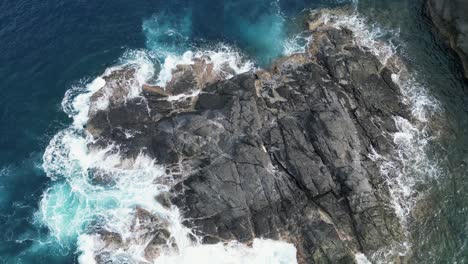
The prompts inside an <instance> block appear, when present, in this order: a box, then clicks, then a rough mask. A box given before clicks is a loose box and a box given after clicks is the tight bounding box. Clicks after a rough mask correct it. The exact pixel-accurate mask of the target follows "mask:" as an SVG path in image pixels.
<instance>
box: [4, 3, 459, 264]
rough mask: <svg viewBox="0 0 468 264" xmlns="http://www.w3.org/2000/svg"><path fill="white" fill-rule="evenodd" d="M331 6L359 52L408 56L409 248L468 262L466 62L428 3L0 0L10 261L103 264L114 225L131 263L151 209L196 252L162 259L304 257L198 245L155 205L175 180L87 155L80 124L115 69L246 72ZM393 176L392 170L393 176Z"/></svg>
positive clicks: (402, 194) (286, 251)
mask: <svg viewBox="0 0 468 264" xmlns="http://www.w3.org/2000/svg"><path fill="white" fill-rule="evenodd" d="M335 6H349V9H350V10H351V11H350V12H352V16H343V17H342V20H341V21H342V22H341V23H343V24H345V25H348V26H352V27H353V29H358V30H359V32H361V33H362V35H361V37H362V38H361V40H362V41H363V43H362V44H363V45H368V46H370V47H377V49H376V50H375V51H376V53H378V54H379V56H381V58H382V59H383V60H384V59H385V58H386V57H385V56H386V55H388V54H393V53H397V54H399V55H400V56H402V57H403V58H404V59H405V60H406V61H407V64H408V67H409V73H408V74H406V75H404V76H403V75H402V76H397V77H396V78H397V81H399V82H400V84H401V87H402V89H405V91H406V93H407V95H408V98H409V100H410V101H411V104H412V105H413V110H414V116H415V119H417V120H419V121H420V122H421V124H422V125H421V126H414V124H411V123H408V122H407V121H405V120H396V122H397V123H398V124H399V126H400V131H401V132H400V133H398V134H397V135H395V142H396V143H397V144H398V146H399V150H400V155H401V157H400V158H401V159H404V160H405V161H407V164H408V166H407V168H405V169H404V170H400V171H399V173H400V174H401V177H398V178H396V180H395V179H393V182H391V184H393V186H394V189H393V190H394V196H395V207H396V208H397V209H398V210H400V215H401V216H402V221H404V224H405V225H406V226H407V229H408V241H407V244H405V245H404V246H403V247H404V248H405V249H404V250H406V252H407V253H411V254H412V255H413V258H412V259H411V262H412V263H465V262H468V248H467V246H468V245H467V241H468V237H467V235H468V229H467V228H468V227H467V226H468V225H467V223H468V196H467V192H466V191H467V189H468V180H467V179H466V177H465V176H466V175H467V174H468V171H467V167H466V166H467V164H466V163H467V162H468V153H467V151H468V137H467V136H466V135H467V132H468V131H467V130H468V102H467V101H468V86H467V84H466V82H465V81H464V80H463V77H462V73H461V67H460V64H459V62H458V61H457V58H456V56H455V55H454V54H453V53H451V52H450V50H449V49H448V47H447V45H446V43H444V41H443V40H442V39H440V38H439V37H438V36H437V35H436V34H434V32H432V28H431V24H430V21H429V20H428V18H427V17H426V15H425V12H424V1H422V0H393V1H386V0H359V1H345V0H342V1H338V0H321V1H319V0H311V1H305V0H304V1H303V0H278V1H273V0H258V1H255V2H252V1H246V0H241V1H234V0H225V1H218V0H203V1H189V0H185V1H182V0H179V1H157V0H152V1H146V0H145V1H138V2H135V1H129V0H115V1H100V2H99V1H86V0H83V1H82V0H80V1H68V0H64V1H56V0H53V1H38V0H18V1H11V0H6V1H2V2H1V3H0V7H1V9H0V10H1V11H0V76H1V78H0V92H1V95H2V96H1V97H0V114H1V115H0V190H1V191H0V230H2V232H1V233H0V260H1V261H3V262H5V263H75V262H81V263H92V259H93V258H94V256H93V253H94V252H95V251H96V250H98V249H99V248H102V245H100V243H101V242H102V241H100V239H99V238H97V237H94V236H93V235H92V232H90V230H89V229H90V227H96V226H101V227H102V226H104V227H105V228H107V229H110V230H113V231H115V232H118V233H119V234H122V235H125V238H126V239H128V240H129V241H134V242H133V243H131V245H132V247H131V249H130V250H127V252H124V253H123V254H120V255H115V256H110V258H112V259H113V260H118V261H120V262H121V263H132V261H134V259H132V258H134V257H135V256H141V255H142V252H141V246H142V244H144V243H145V240H144V238H142V237H141V236H138V234H134V233H132V232H130V231H129V230H130V229H129V225H130V224H129V223H128V221H130V220H131V217H130V215H131V213H132V212H131V211H132V210H133V208H134V207H135V206H140V207H142V208H144V209H146V210H149V211H151V212H158V213H159V215H160V216H161V217H162V218H163V219H166V221H167V222H168V223H170V224H169V226H170V231H171V234H173V236H174V240H175V241H176V242H177V244H178V245H179V246H180V247H181V248H183V249H184V251H183V254H179V255H171V254H169V253H168V254H165V255H164V256H163V257H162V258H160V259H159V260H158V261H159V262H157V263H185V262H186V261H188V260H190V261H192V262H191V263H206V262H207V261H208V260H209V261H213V260H217V263H223V262H222V261H223V260H225V259H227V258H228V259H233V260H236V262H235V263H293V262H294V260H293V258H294V256H295V249H294V247H291V245H289V244H287V243H281V242H274V241H265V240H257V241H255V243H254V245H253V248H248V247H245V246H243V245H239V244H236V243H233V244H232V245H228V246H222V245H214V246H201V245H198V244H193V243H191V242H190V241H188V239H187V236H188V234H189V233H190V230H187V229H186V228H184V227H183V226H181V225H178V223H180V215H179V213H178V211H177V208H170V209H167V208H162V207H161V205H160V204H158V203H156V202H154V201H150V200H148V199H147V197H148V196H154V195H155V194H157V193H163V192H165V191H167V186H164V185H160V186H155V187H154V188H148V186H149V184H147V183H149V182H153V181H154V179H155V178H158V177H164V173H163V171H164V170H163V169H162V168H160V167H158V165H157V164H155V163H154V161H152V160H150V159H148V158H147V157H144V156H141V157H139V158H138V159H137V160H136V161H133V162H132V163H131V164H128V165H127V167H125V168H122V166H121V164H122V161H121V160H120V157H119V156H118V155H116V154H115V153H113V152H112V146H109V148H108V149H104V150H102V151H97V152H89V151H88V150H87V149H86V147H85V145H86V140H88V139H87V137H86V135H83V131H81V130H80V126H81V125H82V124H83V122H85V121H86V113H87V111H89V110H90V109H89V104H88V101H87V100H88V99H87V98H89V95H90V93H92V92H93V91H95V90H96V89H99V88H100V87H102V85H103V83H102V81H103V80H102V79H101V78H100V77H99V76H102V75H103V74H104V75H105V74H106V72H107V73H108V72H110V71H112V70H113V69H116V68H118V67H119V65H125V64H132V65H138V76H139V80H140V81H141V82H150V83H157V84H160V85H163V84H164V83H165V82H167V80H168V79H169V78H170V69H172V68H173V67H175V65H176V64H177V62H180V61H191V60H193V58H195V57H201V56H203V55H204V54H209V55H210V57H211V58H212V60H213V61H214V62H215V63H216V62H218V63H221V62H228V63H230V65H231V66H232V68H235V70H236V71H237V72H244V71H248V70H250V69H252V68H253V67H259V66H264V65H268V63H269V62H271V61H272V60H274V59H275V58H277V57H278V56H281V55H283V54H290V53H294V52H297V51H301V49H302V48H303V46H304V45H305V43H306V42H307V39H304V38H303V37H301V34H300V31H301V28H300V27H299V26H298V25H297V24H296V23H295V19H296V18H297V17H298V16H300V15H301V13H302V12H303V10H305V9H316V8H324V7H335ZM355 15H357V16H358V18H356V16H355ZM377 39H378V40H381V41H384V42H385V45H381V44H379V43H377V42H376V40H377ZM158 73H159V74H158ZM134 93H135V94H138V89H137V88H136V90H135V91H134ZM432 131H440V133H437V134H436V133H431V132H432ZM432 137H433V138H432ZM376 158H378V155H377V154H376ZM391 165H392V164H386V163H385V162H383V167H382V172H383V173H385V172H388V170H390V169H392V166H391ZM94 169H100V170H105V171H108V172H110V173H112V174H113V175H117V176H118V177H117V178H118V179H119V181H118V182H116V183H115V184H114V185H113V186H112V188H104V189H103V188H101V187H100V186H97V185H91V184H89V181H88V180H89V179H88V177H89V173H90V172H89V171H90V170H94ZM136 178H137V179H138V181H135V180H134V179H136ZM135 182H139V183H140V184H141V185H136V184H135ZM96 223H99V224H96ZM395 250H399V251H401V250H402V249H400V248H399V249H395ZM382 255H385V252H383V253H382ZM207 257H209V258H208V259H207ZM357 259H361V262H363V263H364V262H365V261H367V260H366V259H365V257H364V256H361V255H359V256H357ZM375 259H381V260H382V262H384V259H385V258H384V256H376V257H375Z"/></svg>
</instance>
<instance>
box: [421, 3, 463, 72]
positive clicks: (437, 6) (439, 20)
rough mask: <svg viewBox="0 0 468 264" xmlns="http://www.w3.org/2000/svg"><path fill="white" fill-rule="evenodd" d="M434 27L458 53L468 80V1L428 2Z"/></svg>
mask: <svg viewBox="0 0 468 264" xmlns="http://www.w3.org/2000/svg"><path fill="white" fill-rule="evenodd" d="M427 6H428V11H429V15H430V16H431V18H432V21H433V22H434V25H435V26H436V27H437V28H438V29H439V30H440V32H441V33H442V34H443V35H444V36H445V37H446V38H448V39H449V41H450V46H451V47H452V48H453V49H454V50H455V51H456V52H457V53H458V55H459V56H460V59H461V61H462V63H463V67H464V68H465V77H466V78H468V16H467V14H468V0H428V2H427Z"/></svg>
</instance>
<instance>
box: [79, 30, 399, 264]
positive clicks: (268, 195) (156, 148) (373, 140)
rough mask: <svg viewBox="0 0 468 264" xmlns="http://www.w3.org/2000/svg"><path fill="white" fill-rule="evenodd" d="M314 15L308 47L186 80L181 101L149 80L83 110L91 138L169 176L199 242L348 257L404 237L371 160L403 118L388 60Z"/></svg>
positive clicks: (318, 259) (387, 147)
mask: <svg viewBox="0 0 468 264" xmlns="http://www.w3.org/2000/svg"><path fill="white" fill-rule="evenodd" d="M313 24H314V27H313V29H311V32H310V33H311V34H314V41H313V42H312V43H311V45H310V47H309V49H308V51H307V53H304V54H296V55H292V56H290V57H285V58H282V59H280V60H278V61H277V62H276V63H275V64H274V65H273V66H272V69H270V70H268V71H267V70H258V71H257V72H248V73H245V74H241V75H238V76H235V77H234V78H231V79H229V80H221V81H215V82H212V83H211V84H208V85H206V86H203V87H201V86H200V85H197V84H196V83H195V82H186V83H187V85H189V84H190V83H192V85H193V87H190V86H189V87H188V86H185V87H183V89H180V90H181V91H183V92H185V93H187V95H186V96H185V97H183V96H182V98H185V99H180V97H179V100H172V99H170V98H171V96H173V95H169V94H165V93H164V92H163V91H160V90H158V89H157V90H156V91H153V89H148V88H147V89H143V93H142V96H141V97H137V98H133V99H130V100H126V101H125V103H124V104H122V103H120V104H119V103H115V104H113V103H111V104H110V105H109V108H108V109H107V110H100V111H96V112H93V113H91V114H90V120H89V122H88V130H89V131H90V132H91V133H92V134H93V135H94V136H95V138H96V143H95V145H96V146H99V145H100V144H102V145H106V144H108V143H109V142H116V143H118V144H119V145H120V148H121V152H122V153H123V154H125V155H127V156H128V157H132V156H136V155H138V154H139V153H140V152H144V153H146V154H147V155H150V156H152V157H154V158H156V160H157V162H158V163H160V164H164V165H165V166H166V167H167V168H168V172H169V173H170V174H172V175H176V177H175V178H174V185H173V187H172V196H171V198H170V199H171V202H172V203H173V204H175V205H177V206H178V207H179V208H180V209H181V211H182V212H183V216H184V217H185V218H186V221H185V224H186V225H187V226H190V227H192V228H194V230H195V232H196V233H197V234H198V235H199V236H201V237H203V241H204V243H217V242H220V241H230V240H238V241H241V242H244V243H249V242H250V241H252V239H253V238H256V237H262V238H271V239H282V240H285V241H289V242H291V243H293V244H294V245H295V246H296V248H297V250H298V260H299V262H300V263H354V261H355V260H354V254H355V253H356V252H364V253H366V254H368V255H371V254H372V253H373V252H376V251H377V250H379V249H381V248H383V247H386V246H389V245H390V244H392V243H393V242H395V241H400V240H401V239H402V236H403V235H402V231H401V226H400V224H399V221H398V218H397V217H396V215H395V212H394V210H393V208H392V206H391V202H390V195H389V192H388V187H387V186H386V184H385V179H384V178H383V176H381V175H380V172H379V166H378V164H377V163H376V162H374V161H373V160H372V159H371V158H370V157H371V155H372V154H373V153H374V151H376V152H377V153H380V154H381V155H384V156H391V155H392V152H393V150H394V145H393V141H392V133H394V132H396V131H397V128H396V127H395V123H394V119H393V116H403V117H408V110H407V106H405V105H404V104H403V103H401V102H402V100H401V94H400V91H399V88H398V87H397V86H396V84H395V83H393V81H392V78H391V75H392V70H394V68H395V67H396V66H395V65H391V66H390V65H382V64H381V62H380V61H379V60H378V59H377V58H376V57H375V56H374V55H373V54H372V53H371V52H370V51H368V50H366V49H365V48H363V47H359V46H357V45H356V44H355V41H354V39H353V38H354V37H353V32H352V31H350V30H349V29H346V28H339V29H337V28H333V27H329V26H327V25H323V24H320V25H317V23H313ZM129 75H131V72H130V73H128V74H123V76H129ZM185 75H187V74H179V75H178V76H179V77H178V78H184V77H183V76H185ZM191 79H193V78H192V77H191ZM176 82H177V81H176V80H175V81H174V83H176ZM200 89H201V91H200V93H199V94H196V93H195V94H194V93H193V92H194V91H199V90H200ZM177 90H179V89H177ZM171 93H174V94H176V93H177V91H176V89H173V91H172V92H171Z"/></svg>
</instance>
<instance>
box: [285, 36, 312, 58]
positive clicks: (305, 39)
mask: <svg viewBox="0 0 468 264" xmlns="http://www.w3.org/2000/svg"><path fill="white" fill-rule="evenodd" d="M311 40H312V36H311V35H310V34H309V33H307V32H302V33H300V34H297V35H295V36H293V37H291V38H289V39H286V41H285V43H284V45H283V55H286V56H289V55H292V54H295V53H305V52H306V49H307V47H308V46H309V44H310V41H311Z"/></svg>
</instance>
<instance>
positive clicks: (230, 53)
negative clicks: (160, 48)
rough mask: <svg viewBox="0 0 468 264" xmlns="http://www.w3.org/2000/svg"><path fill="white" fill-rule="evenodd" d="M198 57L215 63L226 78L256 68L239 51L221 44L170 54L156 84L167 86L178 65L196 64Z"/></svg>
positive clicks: (214, 66)
mask: <svg viewBox="0 0 468 264" xmlns="http://www.w3.org/2000/svg"><path fill="white" fill-rule="evenodd" d="M197 59H205V60H207V62H208V63H213V70H214V71H215V73H218V74H223V76H225V78H226V79H229V78H231V77H233V76H234V75H237V74H240V73H244V72H247V71H250V70H252V69H253V68H254V64H253V63H252V62H251V61H249V60H245V59H244V58H243V56H242V55H241V54H240V53H239V52H237V51H235V50H234V49H233V48H231V47H229V46H227V45H220V46H218V47H215V48H214V49H212V50H198V51H186V52H185V53H183V54H182V55H177V54H169V55H168V56H167V57H166V58H165V59H164V63H163V64H162V66H161V71H160V72H159V77H158V79H157V82H156V84H157V85H158V86H161V87H165V86H166V84H167V83H168V82H169V81H170V80H171V79H172V72H173V71H174V70H175V69H176V67H177V65H184V64H185V65H190V64H194V63H195V60H197ZM225 66H227V67H225ZM225 68H228V69H232V70H233V72H223V71H224V69H225Z"/></svg>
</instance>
